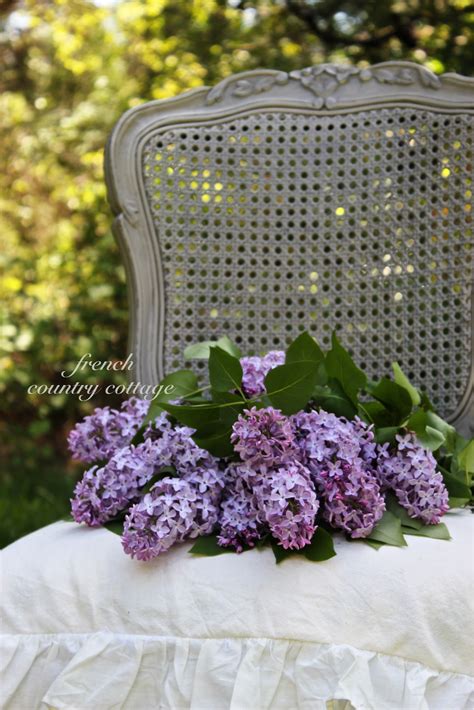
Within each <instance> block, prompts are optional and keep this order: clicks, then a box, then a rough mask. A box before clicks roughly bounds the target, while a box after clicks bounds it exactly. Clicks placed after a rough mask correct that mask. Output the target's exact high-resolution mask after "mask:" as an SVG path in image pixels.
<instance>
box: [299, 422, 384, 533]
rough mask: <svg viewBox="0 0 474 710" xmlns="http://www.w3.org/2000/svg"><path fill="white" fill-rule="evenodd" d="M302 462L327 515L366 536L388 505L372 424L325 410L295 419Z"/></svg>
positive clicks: (337, 524) (333, 522)
mask: <svg viewBox="0 0 474 710" xmlns="http://www.w3.org/2000/svg"><path fill="white" fill-rule="evenodd" d="M291 421H292V425H293V427H294V431H295V436H296V439H297V442H298V447H299V450H300V456H301V460H302V462H303V463H304V465H305V466H307V467H308V468H309V470H310V471H311V475H312V478H313V481H314V483H315V484H316V487H317V490H318V493H319V494H320V496H321V499H322V502H323V517H324V518H325V520H327V521H328V522H329V523H330V524H331V525H332V526H333V527H335V528H337V529H339V530H343V531H345V532H347V533H349V534H350V535H351V537H366V536H367V535H369V534H370V532H371V531H372V529H373V528H374V526H375V525H376V524H377V522H378V521H379V520H380V518H381V517H382V515H383V513H384V510H385V503H384V500H383V497H382V495H381V493H380V486H379V484H378V481H377V477H376V474H375V471H374V470H373V469H374V467H375V456H376V445H375V441H374V434H373V431H372V428H371V427H369V426H368V425H367V424H365V423H364V422H363V421H361V420H360V419H358V418H356V419H355V420H354V421H348V420H347V419H345V418H344V417H337V416H336V415H335V414H331V413H329V412H325V411H324V410H320V411H312V412H298V414H295V415H294V416H293V417H292V418H291Z"/></svg>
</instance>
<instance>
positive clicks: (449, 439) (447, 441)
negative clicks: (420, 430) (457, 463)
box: [426, 411, 457, 453]
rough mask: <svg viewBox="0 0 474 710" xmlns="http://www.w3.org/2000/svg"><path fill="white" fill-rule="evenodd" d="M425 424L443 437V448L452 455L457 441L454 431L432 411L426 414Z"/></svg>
mask: <svg viewBox="0 0 474 710" xmlns="http://www.w3.org/2000/svg"><path fill="white" fill-rule="evenodd" d="M426 424H427V426H429V427H431V428H432V429H435V430H436V431H438V432H439V433H440V434H442V436H443V437H444V446H445V447H446V449H447V450H448V451H449V452H450V453H452V452H453V451H454V448H455V445H456V440H457V433H456V429H455V428H454V427H453V426H452V425H451V424H448V422H446V421H445V420H444V419H441V417H439V416H438V415H437V414H436V412H433V411H428V412H426Z"/></svg>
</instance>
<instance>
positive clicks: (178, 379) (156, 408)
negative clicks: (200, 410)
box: [140, 370, 198, 431]
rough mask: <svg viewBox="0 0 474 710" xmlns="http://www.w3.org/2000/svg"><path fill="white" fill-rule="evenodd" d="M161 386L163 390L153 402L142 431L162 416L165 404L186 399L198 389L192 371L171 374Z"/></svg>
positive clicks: (179, 371)
mask: <svg viewBox="0 0 474 710" xmlns="http://www.w3.org/2000/svg"><path fill="white" fill-rule="evenodd" d="M160 386H161V388H162V390H161V392H160V394H159V395H158V396H157V397H155V399H154V400H153V401H152V402H151V404H150V408H149V410H148V413H147V415H146V417H145V419H144V421H143V424H142V426H141V428H140V431H142V430H143V427H145V426H146V425H147V424H149V423H150V422H152V421H154V420H155V419H156V417H157V416H159V415H160V414H161V412H162V411H163V406H162V404H163V402H167V401H168V400H170V399H178V398H184V397H186V396H187V395H189V394H192V393H193V392H195V391H196V390H197V389H198V381H197V377H196V375H195V373H194V372H192V371H191V370H177V371H176V372H171V373H170V374H169V375H167V376H166V377H165V378H164V379H163V380H161V382H160ZM171 388H173V389H171ZM166 390H168V391H166Z"/></svg>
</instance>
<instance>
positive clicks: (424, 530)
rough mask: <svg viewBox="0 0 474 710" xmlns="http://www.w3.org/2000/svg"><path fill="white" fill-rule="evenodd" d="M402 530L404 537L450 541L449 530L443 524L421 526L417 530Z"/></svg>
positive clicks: (406, 528) (405, 528)
mask: <svg viewBox="0 0 474 710" xmlns="http://www.w3.org/2000/svg"><path fill="white" fill-rule="evenodd" d="M402 530H403V532H404V534H405V535H419V536H421V537H431V538H434V539H435V540H451V535H450V534H449V530H448V528H447V527H446V525H445V524H444V523H438V524H437V525H423V526H422V527H421V528H419V529H418V530H415V529H414V528H409V527H405V526H403V528H402Z"/></svg>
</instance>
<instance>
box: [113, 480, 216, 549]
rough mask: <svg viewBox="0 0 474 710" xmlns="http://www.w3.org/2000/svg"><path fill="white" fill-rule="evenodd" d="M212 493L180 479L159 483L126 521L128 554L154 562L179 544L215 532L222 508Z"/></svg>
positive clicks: (126, 547) (124, 545) (135, 506)
mask: <svg viewBox="0 0 474 710" xmlns="http://www.w3.org/2000/svg"><path fill="white" fill-rule="evenodd" d="M209 490H210V489H209ZM209 490H206V492H204V493H203V492H201V491H199V490H198V488H197V486H195V485H193V484H192V483H190V482H189V481H186V480H183V479H179V478H169V477H168V478H163V479H162V480H161V481H158V483H156V484H155V485H154V486H153V487H152V488H151V489H150V491H149V492H148V493H146V494H145V495H144V496H143V498H142V500H141V501H140V502H139V503H137V504H135V505H134V506H132V508H131V509H130V512H129V514H128V515H127V517H126V519H125V525H124V532H123V536H122V545H123V549H124V550H125V552H126V553H127V554H128V555H131V557H134V558H136V559H138V560H151V559H153V558H154V557H157V556H158V555H160V554H161V553H163V552H166V550H168V549H169V548H170V547H171V546H172V545H174V544H175V543H177V542H183V541H184V540H186V539H188V538H195V537H198V536H199V535H208V534H209V533H211V532H212V531H213V529H214V528H215V526H216V523H217V519H218V514H219V509H218V506H217V505H216V502H213V497H212V495H210V494H209Z"/></svg>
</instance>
